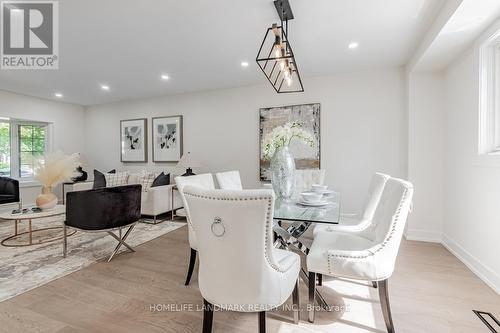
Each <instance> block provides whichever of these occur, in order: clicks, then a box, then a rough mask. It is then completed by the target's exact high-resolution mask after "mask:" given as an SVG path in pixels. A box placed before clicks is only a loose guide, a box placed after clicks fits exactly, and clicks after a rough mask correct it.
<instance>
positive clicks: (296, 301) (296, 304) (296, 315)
mask: <svg viewBox="0 0 500 333" xmlns="http://www.w3.org/2000/svg"><path fill="white" fill-rule="evenodd" d="M292 301H293V322H294V323H295V324H298V323H299V321H300V298H299V279H297V282H295V288H293V292H292Z"/></svg>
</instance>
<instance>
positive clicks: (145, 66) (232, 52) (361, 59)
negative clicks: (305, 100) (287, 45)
mask: <svg viewBox="0 0 500 333" xmlns="http://www.w3.org/2000/svg"><path fill="white" fill-rule="evenodd" d="M443 1H444V0H348V1H346V0H290V3H291V5H292V9H293V12H294V15H295V19H294V20H293V21H291V22H290V27H289V30H290V32H289V35H290V42H291V45H292V46H293V49H294V52H295V56H296V59H297V63H298V66H299V68H300V72H301V74H302V76H303V78H304V84H305V89H306V90H307V88H308V87H307V77H308V76H317V75H324V74H331V73H336V72H345V71H352V70H360V69H366V68H372V67H388V66H400V65H404V64H405V63H406V62H407V60H408V59H409V57H410V55H411V54H412V52H413V51H414V49H415V48H416V46H417V45H418V43H419V41H420V38H421V37H422V35H423V34H424V33H425V31H426V29H427V27H428V26H429V24H430V23H431V22H432V20H433V19H434V17H435V15H436V13H437V12H438V10H439V8H440V6H441V5H442V3H443ZM59 3H60V9H59V10H60V15H59V17H60V19H59V20H60V33H59V35H60V42H59V45H60V52H59V53H60V63H59V70H52V71H50V70H48V71H47V70H46V71H42V70H38V71H33V70H31V71H28V70H10V71H5V70H3V71H0V89H4V90H8V91H13V92H18V93H22V94H27V95H32V96H38V97H42V98H50V99H54V97H53V96H54V93H55V92H61V93H63V94H64V98H63V99H62V100H64V101H66V102H71V103H77V104H82V105H92V104H101V103H107V102H114V101H120V100H126V99H134V98H145V97H151V96H158V95H167V94H178V93H185V92H192V91H201V90H212V89H219V88H228V87H237V86H244V85H251V84H259V83H266V82H267V81H266V79H265V77H264V76H263V74H262V73H261V72H260V69H259V68H258V67H257V64H256V63H255V57H256V54H257V51H258V48H259V46H260V43H261V41H262V38H263V37H264V33H265V31H266V29H267V27H268V26H270V25H271V24H272V23H273V22H276V21H277V14H276V11H275V9H274V6H273V3H272V0H238V1H236V0H210V1H207V0H191V1H179V0H162V1H158V0H141V1H137V0H106V1H102V0H61V1H60V2H59ZM351 41H356V42H359V48H358V49H356V50H349V49H348V48H347V45H348V44H349V43H350V42H351ZM243 60H246V61H248V62H249V63H250V66H249V67H248V68H246V69H244V68H242V67H241V66H240V62H241V61H243ZM161 73H167V74H168V75H169V76H170V78H171V79H170V80H169V81H167V82H163V81H161V80H160V74H161ZM100 84H108V85H109V86H110V87H111V90H110V91H109V92H103V91H101V89H100V87H99V85H100ZM269 89H272V88H271V87H269Z"/></svg>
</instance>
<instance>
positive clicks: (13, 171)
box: [0, 118, 52, 183]
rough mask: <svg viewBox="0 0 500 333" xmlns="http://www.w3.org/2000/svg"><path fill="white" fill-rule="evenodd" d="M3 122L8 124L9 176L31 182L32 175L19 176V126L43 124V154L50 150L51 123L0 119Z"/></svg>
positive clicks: (32, 179) (20, 180)
mask: <svg viewBox="0 0 500 333" xmlns="http://www.w3.org/2000/svg"><path fill="white" fill-rule="evenodd" d="M0 121H1V122H3V123H9V124H10V178H14V179H17V180H19V182H23V183H25V182H33V181H34V177H21V173H20V171H21V170H20V167H21V151H20V148H21V147H20V136H19V130H20V126H22V125H24V126H43V127H45V154H46V153H49V152H51V151H52V123H48V122H42V121H32V120H21V119H13V118H10V119H1V120H0Z"/></svg>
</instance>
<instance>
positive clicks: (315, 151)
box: [259, 103, 321, 181]
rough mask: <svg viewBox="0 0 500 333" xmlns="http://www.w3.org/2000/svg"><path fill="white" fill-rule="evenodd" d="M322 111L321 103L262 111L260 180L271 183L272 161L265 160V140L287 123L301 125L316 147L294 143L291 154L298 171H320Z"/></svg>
mask: <svg viewBox="0 0 500 333" xmlns="http://www.w3.org/2000/svg"><path fill="white" fill-rule="evenodd" d="M320 110H321V105H320V104H319V103H314V104H301V105H290V106H281V107H271V108H262V109H260V127H259V129H260V180H261V181H270V180H271V170H270V160H269V159H265V158H264V139H265V137H266V136H267V135H268V134H269V133H271V132H272V131H273V129H274V128H276V127H278V126H283V125H285V124H286V123H290V122H297V123H300V124H301V126H302V129H304V130H306V131H308V132H309V133H311V134H312V135H313V139H314V146H313V147H310V146H307V145H303V144H301V143H300V142H294V143H292V144H291V145H290V147H289V148H290V153H291V154H292V156H293V157H294V159H295V167H296V169H297V170H305V169H310V170H311V169H312V170H319V169H320V155H321V154H320Z"/></svg>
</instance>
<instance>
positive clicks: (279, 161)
mask: <svg viewBox="0 0 500 333" xmlns="http://www.w3.org/2000/svg"><path fill="white" fill-rule="evenodd" d="M271 181H272V184H273V189H274V193H275V194H276V197H277V198H279V199H282V200H286V201H287V200H290V199H291V198H292V196H293V193H294V191H295V160H294V158H293V156H292V154H291V153H290V150H289V149H288V147H283V148H281V149H278V150H276V152H275V153H274V155H273V157H272V158H271Z"/></svg>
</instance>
